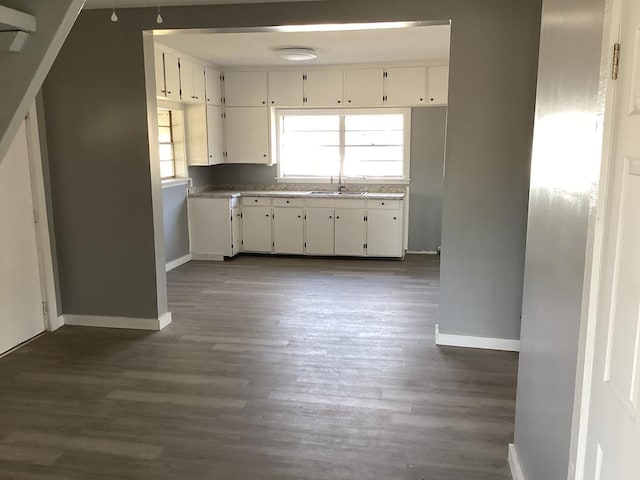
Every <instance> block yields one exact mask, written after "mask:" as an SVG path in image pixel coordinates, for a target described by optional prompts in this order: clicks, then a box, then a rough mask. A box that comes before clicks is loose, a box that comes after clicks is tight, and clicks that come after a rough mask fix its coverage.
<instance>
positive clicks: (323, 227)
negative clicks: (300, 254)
mask: <svg viewBox="0 0 640 480" xmlns="http://www.w3.org/2000/svg"><path fill="white" fill-rule="evenodd" d="M334 243H335V209H333V208H322V207H320V208H307V209H306V211H305V253H306V254H307V255H334V254H335V251H334Z"/></svg>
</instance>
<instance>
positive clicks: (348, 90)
mask: <svg viewBox="0 0 640 480" xmlns="http://www.w3.org/2000/svg"><path fill="white" fill-rule="evenodd" d="M383 75H384V70H383V69H382V68H357V69H353V70H345V72H344V99H345V105H347V106H351V107H353V106H356V107H371V106H374V105H382V100H383V99H382V96H383V94H384V93H383Z"/></svg>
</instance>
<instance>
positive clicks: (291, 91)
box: [269, 72, 304, 107]
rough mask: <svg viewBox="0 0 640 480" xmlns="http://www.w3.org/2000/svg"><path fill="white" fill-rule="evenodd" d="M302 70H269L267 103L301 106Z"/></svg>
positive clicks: (302, 95)
mask: <svg viewBox="0 0 640 480" xmlns="http://www.w3.org/2000/svg"><path fill="white" fill-rule="evenodd" d="M302 77H303V74H302V72H269V105H271V106H273V107H301V106H302V98H303V97H304V92H303V89H302V83H303V80H302Z"/></svg>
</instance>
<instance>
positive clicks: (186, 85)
mask: <svg viewBox="0 0 640 480" xmlns="http://www.w3.org/2000/svg"><path fill="white" fill-rule="evenodd" d="M180 99H181V100H182V101H183V102H187V103H195V102H194V94H193V63H191V62H190V61H189V60H185V59H184V58H181V59H180Z"/></svg>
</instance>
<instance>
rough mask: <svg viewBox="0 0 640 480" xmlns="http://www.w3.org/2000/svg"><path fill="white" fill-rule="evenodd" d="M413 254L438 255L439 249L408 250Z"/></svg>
mask: <svg viewBox="0 0 640 480" xmlns="http://www.w3.org/2000/svg"><path fill="white" fill-rule="evenodd" d="M407 253H410V254H411V255H437V254H438V251H437V250H407Z"/></svg>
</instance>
